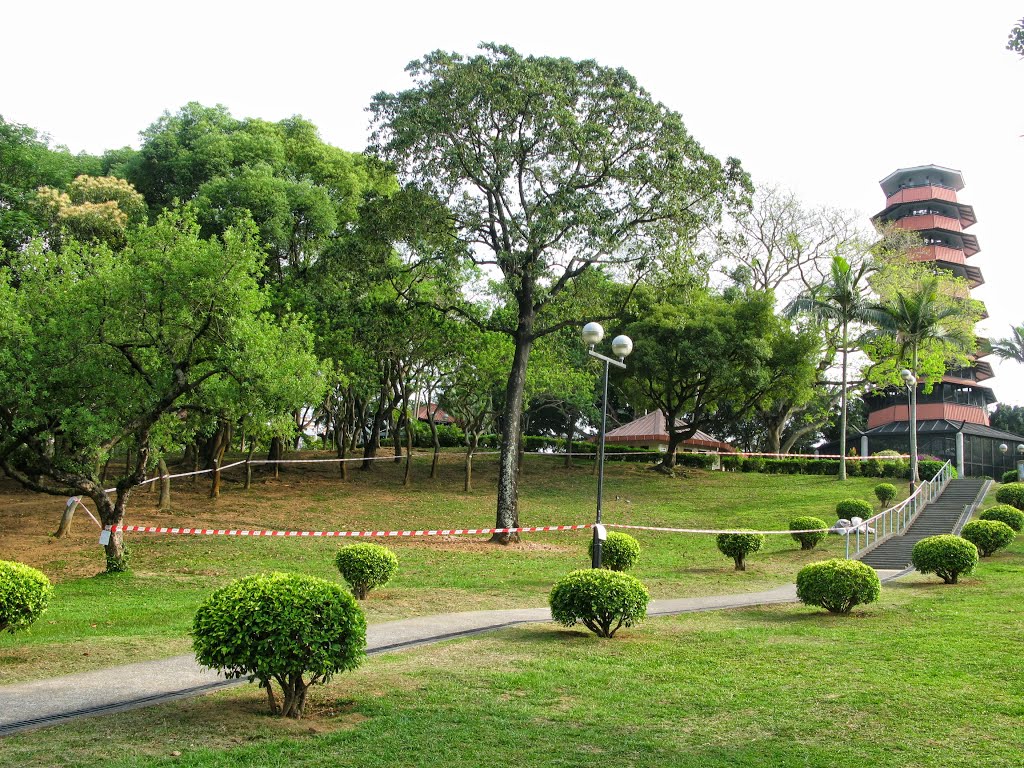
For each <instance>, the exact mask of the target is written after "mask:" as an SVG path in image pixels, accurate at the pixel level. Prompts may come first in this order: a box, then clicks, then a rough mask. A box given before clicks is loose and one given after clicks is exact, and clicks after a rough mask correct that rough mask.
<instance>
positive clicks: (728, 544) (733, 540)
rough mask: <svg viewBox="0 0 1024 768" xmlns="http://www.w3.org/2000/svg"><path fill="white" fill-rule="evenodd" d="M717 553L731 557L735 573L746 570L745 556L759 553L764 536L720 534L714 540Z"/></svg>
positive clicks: (758, 534)
mask: <svg viewBox="0 0 1024 768" xmlns="http://www.w3.org/2000/svg"><path fill="white" fill-rule="evenodd" d="M715 543H716V544H718V551H719V552H721V553H722V554H723V555H725V556H726V557H731V558H732V559H733V562H734V563H735V564H736V570H737V571H745V570H747V555H749V554H751V553H753V552H758V551H760V549H761V547H763V546H764V535H762V534H760V533H720V534H718V537H717V538H716V539H715Z"/></svg>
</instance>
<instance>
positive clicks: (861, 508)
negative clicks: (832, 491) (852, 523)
mask: <svg viewBox="0 0 1024 768" xmlns="http://www.w3.org/2000/svg"><path fill="white" fill-rule="evenodd" d="M836 514H837V515H838V516H839V517H840V518H846V519H847V520H851V519H852V518H854V517H859V518H861V519H863V520H867V519H868V518H869V517H872V516H873V515H874V514H875V508H874V507H873V506H871V502H869V501H864V500H863V499H843V500H842V501H840V502H839V503H838V504H836Z"/></svg>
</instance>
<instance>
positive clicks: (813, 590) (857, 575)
mask: <svg viewBox="0 0 1024 768" xmlns="http://www.w3.org/2000/svg"><path fill="white" fill-rule="evenodd" d="M881 590H882V582H881V581H880V580H879V578H878V574H877V573H876V572H875V569H874V568H872V567H871V566H870V565H866V564H865V563H862V562H860V561H859V560H840V559H835V560H824V561H822V562H820V563H811V564H810V565H807V566H804V567H803V568H801V569H800V572H799V573H798V574H797V575H796V596H797V597H798V598H799V599H800V601H801V602H803V603H804V604H806V605H816V606H820V607H821V608H824V609H825V610H827V611H830V612H832V613H849V612H850V611H851V610H852V609H853V607H854V606H857V605H860V604H862V603H873V602H874V601H875V600H877V599H878V596H879V594H881Z"/></svg>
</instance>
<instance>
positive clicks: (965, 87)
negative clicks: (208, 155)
mask: <svg viewBox="0 0 1024 768" xmlns="http://www.w3.org/2000/svg"><path fill="white" fill-rule="evenodd" d="M4 5H5V7H4V9H3V13H2V15H0V18H2V25H3V28H4V34H3V38H4V42H3V45H2V46H0V71H3V72H4V73H5V76H4V78H3V80H2V81H0V114H2V115H3V116H4V118H5V119H7V120H10V121H14V122H19V123H25V124H28V125H31V126H32V127H34V128H37V129H39V130H41V131H43V132H46V133H48V134H50V136H51V137H52V139H53V140H54V141H55V142H57V143H61V144H66V145H67V146H69V147H70V148H71V149H72V150H74V151H80V150H85V151H89V152H101V151H102V150H104V149H108V148H113V147H119V146H123V145H126V144H128V145H131V146H136V147H137V146H138V132H139V131H141V130H142V129H144V128H145V127H147V126H148V125H149V124H150V123H152V122H153V121H154V120H156V119H157V118H158V117H159V116H160V114H161V113H162V112H163V111H164V110H170V111H172V112H173V111H175V110H177V109H178V108H179V107H181V106H182V105H183V104H185V103H186V102H188V101H199V102H201V103H203V104H207V105H212V104H217V103H220V104H224V105H225V106H227V107H228V108H229V109H230V110H231V112H232V114H234V115H235V116H236V117H262V118H265V119H267V120H279V119H282V118H284V117H288V116H291V115H294V114H301V115H303V116H304V117H306V118H308V119H310V120H312V121H313V122H314V123H315V124H316V125H317V126H319V128H320V130H321V133H322V135H323V137H324V139H325V140H327V141H329V142H331V143H333V144H336V145H338V146H340V147H343V148H345V149H349V150H353V151H358V150H361V149H362V148H363V147H364V145H365V142H366V136H367V114H366V112H365V108H366V106H367V105H368V104H369V102H370V99H371V97H372V95H373V94H374V93H376V92H377V91H381V90H388V91H393V90H398V89H402V88H405V87H408V84H409V81H408V78H407V76H406V75H405V73H404V71H403V69H404V67H405V65H406V64H407V63H408V62H409V61H410V60H412V59H414V58H418V57H419V56H421V55H423V54H424V53H426V52H428V51H430V50H434V49H437V48H442V49H446V50H456V51H460V52H463V53H470V52H472V50H473V49H474V48H475V46H476V45H477V43H479V42H480V41H484V40H487V41H495V42H502V43H508V44H511V45H512V46H514V47H516V48H517V49H519V50H520V51H522V52H524V53H533V54H547V55H564V56H570V57H572V58H577V59H578V58H594V59H596V60H597V61H599V62H600V63H601V64H604V65H608V66H622V67H625V68H626V69H628V70H629V71H630V72H632V73H633V74H634V75H635V76H636V77H637V79H638V80H639V81H640V83H641V84H642V85H644V86H645V87H646V88H647V89H648V90H649V91H651V92H652V93H653V94H654V96H655V98H657V99H659V100H661V101H663V102H665V103H666V104H667V105H668V106H670V107H672V108H673V109H676V110H677V111H679V112H681V113H682V115H683V117H684V119H685V121H686V124H687V127H688V128H689V130H690V132H691V133H692V134H693V135H694V136H695V137H696V138H697V139H698V140H699V141H700V142H701V143H703V144H704V145H705V147H707V148H708V149H709V150H711V151H712V152H714V153H715V154H717V155H719V156H720V157H724V156H727V155H735V156H737V157H739V158H740V159H741V160H742V161H743V163H744V166H745V167H746V168H747V170H748V171H750V173H751V174H752V175H753V177H754V181H755V183H756V184H758V183H759V184H769V183H770V184H779V185H782V186H784V187H788V188H790V189H792V190H794V191H795V192H796V193H797V195H798V196H799V197H800V198H801V199H802V200H803V201H804V202H806V203H807V204H809V205H815V204H827V205H831V206H835V207H840V208H848V209H853V210H857V211H860V212H862V213H863V214H864V215H865V217H867V216H868V215H870V214H872V213H875V212H876V211H878V210H880V209H881V208H882V206H883V202H884V198H883V196H882V193H881V191H880V189H879V187H878V183H877V182H878V180H879V179H881V178H883V177H884V176H886V175H888V174H889V173H890V172H891V171H893V170H895V169H896V168H900V167H907V166H913V165H923V164H927V163H935V164H937V165H944V166H947V167H950V168H956V169H959V170H961V171H962V172H963V174H964V180H965V182H966V185H967V186H966V188H965V189H964V190H963V191H962V192H961V193H960V199H961V201H962V202H966V203H970V204H972V205H974V207H975V210H976V212H977V214H978V222H979V223H978V224H977V225H976V226H975V227H974V228H972V229H971V230H970V231H971V232H973V233H975V234H976V235H977V236H978V239H979V242H980V244H981V247H982V252H981V253H980V254H979V255H977V256H975V257H974V258H973V259H972V260H971V263H973V264H976V265H977V266H979V267H980V268H981V270H982V271H983V273H984V276H985V280H986V284H985V285H984V286H982V287H981V288H979V289H978V290H977V291H975V296H977V297H978V298H980V299H982V300H983V301H985V302H986V304H987V306H988V310H989V314H990V315H991V318H990V319H989V320H987V321H985V323H983V324H982V326H981V327H980V330H981V331H982V332H983V333H986V334H987V335H989V336H993V337H1000V336H1006V335H1007V334H1008V331H1009V325H1010V324H1011V323H1014V324H1020V323H1024V296H1022V291H1021V285H1022V278H1024V264H1022V263H1021V254H1022V251H1024V248H1022V247H1021V245H1020V243H1019V242H1018V241H1019V240H1020V239H1021V238H1020V237H1018V236H1017V235H1016V234H1015V232H1016V228H1017V226H1018V223H1019V222H1020V221H1021V216H1020V213H1019V210H1018V209H1019V207H1020V205H1021V202H1020V201H1021V198H1022V197H1024V196H1022V195H1021V191H1020V186H1019V185H1020V184H1021V183H1022V180H1024V172H1022V171H1024V163H1022V157H1024V138H1021V135H1022V134H1024V100H1022V99H1021V98H1020V95H1021V91H1022V88H1024V61H1021V60H1018V58H1017V57H1016V56H1015V55H1014V54H1012V53H1010V52H1008V51H1006V50H1004V45H1005V41H1006V37H1007V35H1008V33H1009V30H1010V27H1011V26H1013V23H1014V22H1015V20H1016V19H1019V18H1020V17H1021V16H1024V3H1021V2H1019V0H1013V2H1009V1H1007V0H984V2H976V3H967V2H964V0H957V2H951V1H949V0H932V1H931V2H927V3H920V2H917V3H908V2H894V0H887V1H885V2H882V1H880V0H860V2H856V3H831V2H822V0H815V1H807V2H803V1H798V0H775V2H765V1H764V0H718V2H717V3H710V2H706V1H704V2H699V3H695V2H690V1H688V0H677V1H676V2H674V3H669V2H663V3H655V2H648V1H647V0H633V2H629V3H622V2H616V3H610V2H604V1H603V0H593V1H592V2H575V1H574V2H559V1H558V0H547V1H546V2H536V0H518V1H515V2H504V3H484V2H479V0H475V1H473V2H461V1H459V2H456V1H454V0H451V1H445V0H435V2H419V3H409V2H404V1H403V0H399V1H396V2H390V3H381V4H380V5H377V4H373V3H371V4H365V5H364V4H358V5H356V4H348V3H339V2H335V3H317V2H311V1H310V0H292V1H291V2H288V3H267V2H248V3H231V2H226V1H224V0H222V1H221V2H218V1H217V0H205V2H196V1H195V0H181V1H180V2H176V3H173V4H167V3H147V2H138V0H133V1H132V2H115V1H113V0H93V2H89V3H82V2H75V3H71V2H67V1H66V0H56V1H54V2H38V3H28V2H13V1H9V2H8V3H5V4H4ZM1015 182H1016V183H1015ZM992 363H993V365H995V366H996V368H997V373H998V376H997V378H996V379H994V380H993V381H992V382H989V383H990V384H992V386H993V387H994V389H995V391H996V394H997V396H999V397H1000V399H1001V400H1002V401H1004V402H1012V403H1018V404H1021V403H1024V366H1014V365H1013V364H1009V363H1004V364H999V363H998V362H997V361H996V360H995V359H992Z"/></svg>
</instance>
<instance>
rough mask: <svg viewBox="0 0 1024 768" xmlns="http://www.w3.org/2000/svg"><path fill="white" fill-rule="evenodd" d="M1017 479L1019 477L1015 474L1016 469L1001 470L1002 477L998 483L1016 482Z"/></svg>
mask: <svg viewBox="0 0 1024 768" xmlns="http://www.w3.org/2000/svg"><path fill="white" fill-rule="evenodd" d="M1019 479H1020V477H1019V476H1018V474H1017V470H1016V469H1011V470H1008V471H1006V472H1003V476H1002V478H1000V480H999V482H1000V483H1016V482H1017V481H1018V480H1019Z"/></svg>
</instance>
